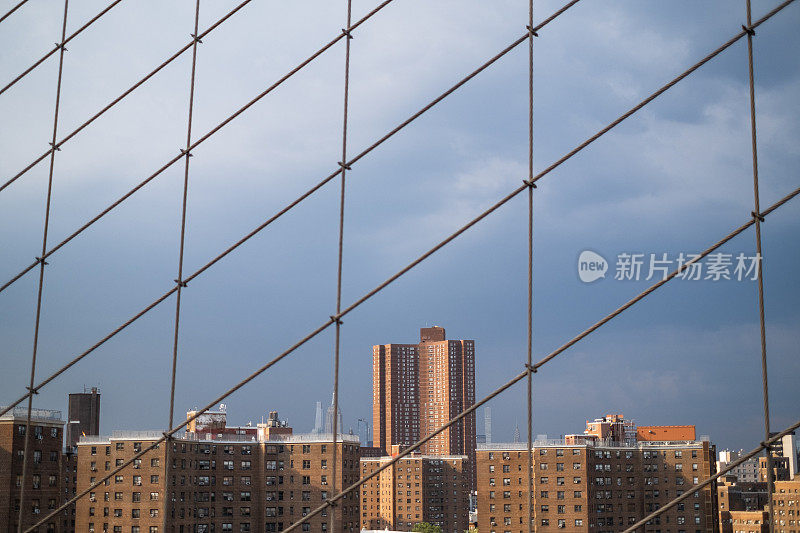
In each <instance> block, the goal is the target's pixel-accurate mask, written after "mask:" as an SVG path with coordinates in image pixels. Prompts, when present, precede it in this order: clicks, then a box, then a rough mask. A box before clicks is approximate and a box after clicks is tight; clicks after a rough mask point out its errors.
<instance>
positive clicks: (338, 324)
mask: <svg viewBox="0 0 800 533" xmlns="http://www.w3.org/2000/svg"><path fill="white" fill-rule="evenodd" d="M352 4H353V3H352V0H347V21H346V22H347V26H346V27H345V29H343V30H342V33H343V34H344V36H345V40H344V42H345V52H344V105H343V108H344V113H343V117H342V160H341V161H340V162H339V165H340V166H341V170H342V172H341V188H340V192H339V250H338V254H337V259H338V260H337V266H336V314H337V315H338V314H339V312H340V311H341V310H342V256H343V251H344V201H345V185H346V183H345V175H346V174H347V168H348V167H347V163H346V161H347V110H348V103H349V93H350V41H351V40H352V39H353V36H352V35H351V34H350V30H351V23H352V9H353V5H352ZM341 329H342V321H341V320H339V319H337V320H336V334H335V340H334V349H333V424H332V425H333V467H332V470H331V471H332V473H333V484H332V485H331V488H332V492H334V493H335V492H336V486H337V485H336V482H337V478H336V474H337V471H338V457H337V456H338V449H337V446H336V440H337V437H338V431H339V429H340V428H339V347H340V339H341ZM342 454H343V455H344V444H342ZM342 484H344V469H343V470H342ZM341 517H342V518H344V509H342V511H341ZM329 524H330V525H329V527H330V532H331V533H336V510H335V509H334V510H333V512H332V513H331V516H330V520H329Z"/></svg>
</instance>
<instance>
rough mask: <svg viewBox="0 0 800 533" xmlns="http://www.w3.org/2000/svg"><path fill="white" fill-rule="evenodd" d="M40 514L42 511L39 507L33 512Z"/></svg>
mask: <svg viewBox="0 0 800 533" xmlns="http://www.w3.org/2000/svg"><path fill="white" fill-rule="evenodd" d="M40 512H41V511H40V510H39V508H38V507H37V508H36V509H34V510H33V514H39V513H40Z"/></svg>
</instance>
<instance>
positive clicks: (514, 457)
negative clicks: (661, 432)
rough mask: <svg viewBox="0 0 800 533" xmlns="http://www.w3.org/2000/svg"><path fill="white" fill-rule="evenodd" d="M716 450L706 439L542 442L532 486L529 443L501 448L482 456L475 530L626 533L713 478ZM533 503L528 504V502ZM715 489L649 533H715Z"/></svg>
mask: <svg viewBox="0 0 800 533" xmlns="http://www.w3.org/2000/svg"><path fill="white" fill-rule="evenodd" d="M715 456H716V452H715V450H714V447H713V446H712V445H710V443H708V442H705V441H685V442H663V443H659V442H637V443H631V444H619V445H616V446H606V445H597V444H572V445H570V444H566V443H565V442H564V441H548V442H537V443H536V444H535V446H534V449H533V470H534V472H533V474H534V476H533V487H532V488H531V491H530V492H529V491H528V490H527V489H526V485H527V480H528V477H527V474H526V472H527V467H528V466H527V465H528V452H527V444H516V445H515V444H496V445H492V446H488V445H487V446H486V447H482V448H480V449H478V451H477V457H478V460H477V465H478V530H479V531H481V532H482V533H497V532H502V533H512V532H513V533H524V532H526V531H528V526H527V521H528V501H530V503H531V505H532V506H533V509H532V512H533V523H532V524H531V529H533V530H534V531H537V532H540V531H545V532H546V531H555V530H558V529H562V530H566V531H570V532H586V533H612V532H621V531H624V530H625V529H626V528H628V527H630V525H631V524H633V523H635V522H637V521H638V520H640V519H642V518H643V517H644V516H646V515H647V514H649V513H651V512H652V511H654V510H657V509H659V508H660V507H661V506H663V505H664V504H666V503H667V502H669V501H670V500H672V499H674V498H675V497H676V496H679V495H680V494H682V493H684V492H688V491H692V487H694V486H696V485H698V484H699V483H702V482H703V481H704V480H705V479H707V478H708V477H710V476H711V475H713V473H714V468H715V464H714V459H715ZM529 498H530V500H529ZM716 509H717V505H716V490H715V487H713V486H712V487H705V488H702V489H699V490H697V491H694V494H693V496H692V497H690V498H689V499H688V500H686V501H684V502H683V503H681V504H679V505H678V506H677V507H675V508H673V509H671V510H668V511H666V512H665V513H664V514H662V515H661V516H659V517H657V518H655V519H654V520H652V521H651V522H650V523H648V524H647V525H646V526H645V527H644V531H645V532H646V533H658V532H664V533H667V532H671V533H698V532H701V533H712V532H715V531H716V530H717V513H716Z"/></svg>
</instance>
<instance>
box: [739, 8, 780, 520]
mask: <svg viewBox="0 0 800 533" xmlns="http://www.w3.org/2000/svg"><path fill="white" fill-rule="evenodd" d="M745 4H746V7H747V27H746V28H744V30H745V31H746V32H747V70H748V75H749V81H750V141H751V144H752V150H753V206H754V211H753V219H754V222H755V228H756V257H757V258H758V267H757V268H758V271H757V278H758V319H759V324H760V326H761V386H762V389H763V395H764V442H767V441H768V440H769V427H770V423H769V380H768V379H767V332H766V326H765V321H764V276H763V274H764V256H763V255H762V254H761V222H762V221H763V220H764V217H763V216H762V215H761V205H760V201H759V192H758V148H757V145H756V95H755V78H754V76H753V36H754V35H755V31H753V29H752V24H753V22H752V19H751V12H750V0H746V1H745ZM765 453H766V459H767V492H768V495H769V524H770V526H769V531H773V529H774V528H773V526H774V524H775V508H774V504H773V497H772V490H773V473H772V455H771V450H770V448H769V447H767V448H766V449H765Z"/></svg>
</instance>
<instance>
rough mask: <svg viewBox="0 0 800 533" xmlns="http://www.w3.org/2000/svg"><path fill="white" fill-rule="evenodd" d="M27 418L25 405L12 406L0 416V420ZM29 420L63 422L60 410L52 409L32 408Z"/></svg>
mask: <svg viewBox="0 0 800 533" xmlns="http://www.w3.org/2000/svg"><path fill="white" fill-rule="evenodd" d="M0 407H2V406H0ZM27 419H28V408H27V407H14V408H13V409H12V410H10V411H9V412H7V413H6V414H4V415H3V416H0V420H27ZM31 420H36V421H37V422H58V423H60V424H63V423H64V420H63V419H62V418H61V411H55V410H53V409H32V410H31Z"/></svg>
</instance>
